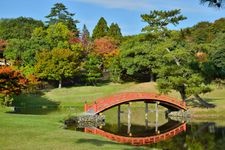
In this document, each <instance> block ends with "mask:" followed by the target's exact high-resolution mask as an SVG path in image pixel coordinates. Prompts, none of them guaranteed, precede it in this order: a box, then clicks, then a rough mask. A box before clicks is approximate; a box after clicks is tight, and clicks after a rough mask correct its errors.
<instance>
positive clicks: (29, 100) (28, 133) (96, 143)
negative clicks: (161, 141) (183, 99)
mask: <svg viewBox="0 0 225 150" xmlns="http://www.w3.org/2000/svg"><path fill="white" fill-rule="evenodd" d="M127 91H135V92H137V91H145V92H157V90H156V88H155V84H154V83H142V84H135V83H126V84H107V85H103V86H97V87H93V86H83V87H71V88H62V89H53V90H50V91H46V92H43V93H42V95H21V96H18V97H16V98H15V100H16V102H15V104H16V105H17V106H18V107H32V108H35V107H42V108H47V107H52V110H51V111H47V109H46V111H44V113H40V114H39V113H38V112H36V113H30V114H29V113H28V114H14V113H11V108H3V107H0V137H1V138H0V149H1V150H8V149H16V150H18V149H19V150H26V149H27V150H31V149H40V150H42V149H47V150H57V149H60V150H62V149H63V150H70V149H74V150H83V149H84V150H86V149H88V150H89V149H91V150H95V149H98V150H100V149H107V150H110V149H113V150H114V149H124V150H127V149H148V148H147V147H133V146H129V145H123V144H117V143H115V142H112V141H109V140H107V139H105V138H103V137H100V136H97V135H91V134H85V133H82V132H79V131H71V130H65V129H63V119H64V118H66V117H68V116H69V115H74V114H78V113H80V112H81V111H82V110H83V104H84V102H85V101H87V102H92V101H94V100H95V99H96V98H99V97H103V96H107V95H112V94H114V93H119V92H127ZM224 93H225V89H217V90H215V91H213V92H211V93H209V94H206V95H204V97H205V98H207V99H208V100H209V101H210V102H211V103H214V104H215V105H216V107H215V108H213V109H200V108H190V109H191V110H192V111H193V113H197V114H202V115H214V116H215V115H218V116H219V117H224V114H225V111H224V110H225V94H224ZM171 96H174V97H179V95H178V94H177V93H176V92H173V93H171ZM69 106H73V107H69ZM55 107H59V108H60V110H59V111H55ZM221 112H222V113H221Z"/></svg>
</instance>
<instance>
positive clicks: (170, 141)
mask: <svg viewBox="0 0 225 150" xmlns="http://www.w3.org/2000/svg"><path fill="white" fill-rule="evenodd" d="M153 107H154V106H152V108H153ZM150 108H151V106H150ZM121 109H122V112H123V114H122V115H121V116H120V121H119V122H118V116H117V108H112V109H109V110H107V111H106V112H103V115H104V116H105V123H104V124H103V125H100V126H98V127H84V128H79V129H77V128H76V129H75V130H76V131H77V132H79V131H82V132H86V133H87V134H97V135H100V136H103V137H104V138H106V139H109V140H112V141H114V142H117V143H121V144H130V145H134V146H145V147H149V148H150V147H151V148H159V149H193V150H198V149H200V150H201V149H203V150H205V149H207V150H208V149H209V150H210V149H212V150H214V149H221V150H223V149H225V126H224V124H223V123H222V125H219V124H217V123H215V122H212V121H210V122H196V121H195V120H193V121H192V120H191V121H190V120H186V121H184V120H176V119H175V120H172V119H170V118H168V117H166V116H165V108H163V107H162V108H160V111H159V114H158V115H159V119H158V121H157V120H156V115H155V112H154V111H152V112H151V113H150V114H149V115H148V118H147V119H148V122H147V124H146V116H145V115H144V114H145V113H144V106H141V105H139V104H138V105H137V106H135V107H133V108H132V115H131V119H130V124H129V123H128V122H129V119H128V115H127V114H128V113H127V112H126V106H123V107H122V108H121ZM173 119H174V118H173ZM73 129H74V128H73Z"/></svg>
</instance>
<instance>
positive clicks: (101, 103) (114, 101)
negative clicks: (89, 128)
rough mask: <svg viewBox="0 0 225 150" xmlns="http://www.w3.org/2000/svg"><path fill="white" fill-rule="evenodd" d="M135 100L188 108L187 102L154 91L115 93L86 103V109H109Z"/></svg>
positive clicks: (97, 110)
mask: <svg viewBox="0 0 225 150" xmlns="http://www.w3.org/2000/svg"><path fill="white" fill-rule="evenodd" d="M135 100H145V101H149V102H152V101H159V102H164V103H168V104H171V105H174V106H176V107H179V108H181V109H186V103H185V102H183V101H179V100H177V99H175V98H172V97H168V96H164V95H158V94H154V93H135V92H130V93H120V94H117V95H113V96H110V97H106V98H100V99H98V100H96V101H95V102H94V103H92V104H89V105H88V104H85V111H88V110H92V111H94V112H100V111H103V110H104V109H107V108H109V107H112V106H114V105H118V104H120V103H126V102H129V101H135Z"/></svg>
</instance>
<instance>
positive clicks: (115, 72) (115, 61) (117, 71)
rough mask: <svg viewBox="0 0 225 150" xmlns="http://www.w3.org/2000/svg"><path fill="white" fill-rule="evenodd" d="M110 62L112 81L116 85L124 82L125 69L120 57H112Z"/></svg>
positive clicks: (109, 68)
mask: <svg viewBox="0 0 225 150" xmlns="http://www.w3.org/2000/svg"><path fill="white" fill-rule="evenodd" d="M110 62H111V63H110V64H109V67H108V70H109V73H110V80H111V81H112V82H116V83H119V82H122V79H121V78H122V76H123V68H122V66H121V61H120V56H115V57H112V58H111V59H110Z"/></svg>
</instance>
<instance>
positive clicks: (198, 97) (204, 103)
mask: <svg viewBox="0 0 225 150" xmlns="http://www.w3.org/2000/svg"><path fill="white" fill-rule="evenodd" d="M194 96H195V98H196V99H197V100H198V101H199V103H200V104H201V105H202V106H203V107H206V108H213V107H215V105H214V104H209V103H208V102H206V101H205V100H204V99H202V98H201V97H200V96H199V95H198V94H194Z"/></svg>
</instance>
